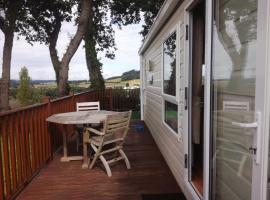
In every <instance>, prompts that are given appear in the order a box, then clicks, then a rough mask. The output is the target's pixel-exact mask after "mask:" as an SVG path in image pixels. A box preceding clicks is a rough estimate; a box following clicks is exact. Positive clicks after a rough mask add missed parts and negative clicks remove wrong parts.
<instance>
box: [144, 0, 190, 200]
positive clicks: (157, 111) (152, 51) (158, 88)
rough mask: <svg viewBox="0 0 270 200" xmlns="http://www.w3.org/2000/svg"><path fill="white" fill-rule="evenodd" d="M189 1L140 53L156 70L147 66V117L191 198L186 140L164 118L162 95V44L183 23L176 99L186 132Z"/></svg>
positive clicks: (180, 131)
mask: <svg viewBox="0 0 270 200" xmlns="http://www.w3.org/2000/svg"><path fill="white" fill-rule="evenodd" d="M189 2H190V0H185V1H184V3H183V4H182V5H181V6H180V7H179V8H178V9H177V10H176V11H175V13H174V14H173V16H172V17H171V18H170V20H169V21H168V22H167V23H166V25H165V26H164V27H163V28H162V30H161V31H160V32H159V34H158V35H157V36H156V38H155V39H154V41H153V42H152V43H151V45H150V46H149V47H148V48H147V49H146V51H145V52H144V54H143V55H141V57H142V58H143V59H144V60H145V61H146V62H147V61H149V60H150V61H151V64H152V66H153V71H151V72H149V71H147V70H146V77H147V75H149V74H151V75H153V84H152V85H151V84H149V82H148V83H147V86H146V88H145V92H144V98H145V107H144V109H145V110H144V120H145V123H146V125H147V126H148V128H149V129H150V132H151V134H152V136H153V138H154V140H155V142H156V143H157V145H158V147H159V149H160V151H161V153H162V155H163V157H164V159H165V160H166V162H167V163H168V166H169V167H170V169H171V171H172V173H173V175H174V177H175V179H176V180H177V182H178V184H179V186H180V187H181V189H182V191H183V192H184V193H185V195H186V197H187V198H188V200H191V199H192V195H191V193H190V191H189V190H188V189H187V187H186V185H187V183H185V181H186V180H185V177H186V173H187V170H186V169H185V168H184V166H185V164H184V160H185V159H184V157H185V156H184V154H185V151H184V143H183V141H182V140H178V138H177V136H176V134H174V133H172V132H171V130H170V129H169V128H168V127H167V126H166V125H165V124H164V122H163V116H162V115H163V107H162V106H163V96H162V65H163V64H162V60H163V59H162V46H163V41H164V40H165V39H166V38H167V36H168V34H169V32H171V31H172V30H174V29H176V28H177V27H180V28H179V30H180V31H178V32H177V37H178V45H180V46H179V47H178V48H179V50H178V59H180V60H179V62H178V66H177V67H178V71H179V76H178V77H180V81H178V82H179V83H178V84H180V87H179V91H178V94H179V95H178V96H179V99H177V102H178V110H179V131H178V132H179V133H178V134H182V135H184V134H187V133H184V128H183V121H184V119H183V117H184V115H183V113H184V89H185V69H184V66H185V63H184V62H185V60H184V56H185V49H184V48H185V23H184V14H185V11H184V8H185V7H186V5H187V4H188V3H189Z"/></svg>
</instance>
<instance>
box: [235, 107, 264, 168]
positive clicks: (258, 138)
mask: <svg viewBox="0 0 270 200" xmlns="http://www.w3.org/2000/svg"><path fill="white" fill-rule="evenodd" d="M232 125H234V126H238V127H241V128H254V129H256V132H255V135H254V138H253V146H252V147H250V149H254V150H255V151H253V152H254V154H255V162H256V164H260V158H261V134H262V133H261V112H256V114H255V122H253V123H239V122H232Z"/></svg>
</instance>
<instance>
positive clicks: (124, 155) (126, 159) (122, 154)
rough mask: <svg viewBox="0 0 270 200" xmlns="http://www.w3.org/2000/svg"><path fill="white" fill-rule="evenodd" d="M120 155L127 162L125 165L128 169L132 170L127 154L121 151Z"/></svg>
mask: <svg viewBox="0 0 270 200" xmlns="http://www.w3.org/2000/svg"><path fill="white" fill-rule="evenodd" d="M119 153H120V154H121V156H122V157H123V158H124V160H125V163H126V166H127V169H130V168H131V167H130V162H129V160H128V158H127V156H126V154H125V153H124V151H123V150H122V149H119Z"/></svg>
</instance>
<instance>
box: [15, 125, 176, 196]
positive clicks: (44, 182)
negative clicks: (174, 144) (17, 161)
mask: <svg viewBox="0 0 270 200" xmlns="http://www.w3.org/2000/svg"><path fill="white" fill-rule="evenodd" d="M135 123H138V122H133V123H132V125H134V124H135ZM139 123H141V122H139ZM71 145H72V147H75V143H74V144H71ZM124 149H125V152H126V154H127V156H128V158H129V160H130V162H131V169H130V170H127V169H126V168H125V164H124V163H119V164H117V165H115V166H112V168H111V169H112V177H111V178H109V177H107V175H106V173H105V172H104V171H103V169H102V168H101V167H100V166H96V167H94V169H93V170H88V169H82V168H81V162H80V161H72V162H69V163H62V162H60V161H59V160H60V156H61V154H59V155H57V156H56V157H55V158H54V159H53V160H52V161H51V162H50V163H49V164H48V165H47V167H45V168H44V169H43V170H42V171H41V172H40V173H39V174H38V175H37V176H36V177H35V178H34V180H33V181H32V182H31V183H30V184H29V185H28V186H27V187H26V189H25V190H24V191H23V192H22V193H21V194H20V195H19V196H18V197H17V199H19V200H33V199H39V200H57V199H59V200H60V199H61V200H63V199H76V200H77V199H78V200H79V199H81V200H84V199H85V200H86V199H91V200H127V199H128V200H141V199H142V198H141V195H142V194H161V193H178V192H181V191H180V189H179V187H178V185H177V183H176V181H175V179H174V177H173V176H172V174H171V172H170V170H169V168H168V166H167V164H166V163H165V161H164V159H163V157H162V155H161V153H160V151H159V149H158V147H157V146H156V144H155V142H154V140H153V138H152V137H151V135H150V133H149V131H148V130H147V128H146V127H145V131H144V132H143V133H139V132H136V131H135V130H134V128H131V130H130V132H129V135H128V137H127V141H126V144H125V148H124Z"/></svg>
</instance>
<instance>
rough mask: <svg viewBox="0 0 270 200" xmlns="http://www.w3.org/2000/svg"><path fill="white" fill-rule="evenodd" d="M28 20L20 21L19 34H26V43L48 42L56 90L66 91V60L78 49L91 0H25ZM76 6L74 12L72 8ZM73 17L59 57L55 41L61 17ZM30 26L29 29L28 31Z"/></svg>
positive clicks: (85, 25) (65, 18) (87, 19)
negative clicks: (73, 23) (70, 34)
mask: <svg viewBox="0 0 270 200" xmlns="http://www.w3.org/2000/svg"><path fill="white" fill-rule="evenodd" d="M27 2H28V3H27V6H28V7H29V9H28V13H27V20H25V21H23V22H22V23H21V24H20V27H19V28H20V33H21V35H24V36H26V40H27V41H28V42H29V43H32V42H40V43H44V44H46V45H48V46H49V51H50V56H51V61H52V64H53V67H54V70H55V74H56V81H57V86H58V93H59V94H60V95H65V94H67V93H68V90H69V87H68V71H69V63H70V60H71V59H72V57H73V55H74V54H75V52H76V51H77V49H78V47H79V45H80V43H81V41H82V39H83V36H84V34H85V32H86V28H87V26H88V21H89V14H90V8H91V7H92V0H58V1H55V0H40V1H36V0H28V1H27ZM74 6H76V7H77V12H76V13H73V12H72V8H74ZM73 14H74V15H75V16H77V17H76V20H75V21H76V25H77V31H76V33H75V34H74V36H73V37H72V39H71V40H70V43H69V45H68V47H67V49H66V52H65V53H64V55H63V57H62V59H61V60H60V59H59V57H58V54H57V49H56V44H57V40H58V36H59V33H60V30H61V26H62V23H63V22H64V21H67V22H70V21H71V19H72V15H73ZM29 29H30V30H31V31H29Z"/></svg>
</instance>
